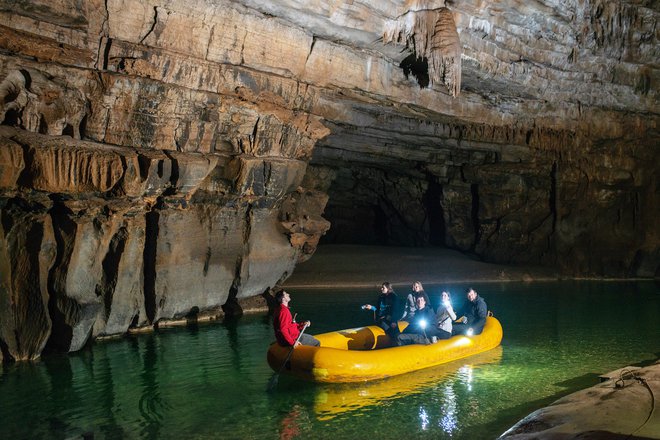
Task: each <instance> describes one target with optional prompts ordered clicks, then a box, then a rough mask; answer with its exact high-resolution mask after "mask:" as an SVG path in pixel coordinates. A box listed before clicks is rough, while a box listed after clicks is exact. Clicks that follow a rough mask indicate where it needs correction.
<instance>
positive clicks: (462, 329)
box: [451, 323, 470, 335]
mask: <svg viewBox="0 0 660 440" xmlns="http://www.w3.org/2000/svg"><path fill="white" fill-rule="evenodd" d="M469 328H470V327H468V326H467V324H463V323H460V324H454V325H453V328H452V329H451V334H452V335H464V334H466V333H467V331H468V329H469Z"/></svg>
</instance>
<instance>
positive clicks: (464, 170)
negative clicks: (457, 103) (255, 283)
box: [311, 117, 660, 278]
mask: <svg viewBox="0 0 660 440" xmlns="http://www.w3.org/2000/svg"><path fill="white" fill-rule="evenodd" d="M630 118H631V119H632V118H633V117H630ZM633 122H634V121H629V122H626V123H625V124H626V125H628V124H631V125H632V123H633ZM402 123H404V121H395V122H393V123H392V125H391V126H396V124H402ZM647 123H648V124H649V126H653V124H654V122H653V121H652V118H649V121H647ZM438 125H441V124H438ZM454 128H455V130H457V131H458V130H465V131H464V132H469V131H470V127H469V126H463V127H454ZM481 128H482V129H483V128H484V127H481ZM492 133H494V134H495V135H494V136H490V135H487V136H484V135H483V131H482V133H481V134H480V135H479V136H478V137H477V136H474V137H473V138H472V139H470V138H469V137H468V138H467V139H466V138H465V137H463V138H462V140H463V142H465V144H468V145H463V146H458V147H453V148H452V147H450V146H449V145H450V144H451V143H452V140H451V138H447V139H445V141H444V142H445V145H440V146H437V147H433V146H432V145H416V143H417V142H419V141H417V140H413V141H411V142H410V144H406V143H398V142H397V141H396V140H394V139H390V140H388V143H389V154H390V156H389V157H385V158H381V160H380V161H379V159H378V154H379V153H378V152H370V153H369V155H368V156H367V155H366V154H364V153H363V152H361V151H350V153H349V154H347V153H346V151H345V150H340V147H339V146H338V145H337V144H336V143H337V142H341V144H342V145H346V142H345V138H341V137H339V136H337V137H336V136H335V134H334V133H333V134H332V135H331V136H329V137H328V138H326V139H324V140H322V141H320V143H319V145H318V146H317V148H316V150H315V156H314V159H313V160H312V164H313V166H312V168H311V169H312V170H315V169H317V167H318V169H330V170H334V171H335V172H336V174H337V177H336V179H335V180H334V181H333V182H332V184H330V185H328V195H329V200H330V201H329V203H328V206H327V207H326V211H325V217H326V218H327V219H328V220H329V221H330V222H331V223H332V225H333V228H331V229H330V230H329V231H328V233H327V234H326V235H325V236H324V237H323V238H322V243H362V244H372V245H373V244H381V245H382V244H387V245H398V246H429V245H439V246H446V247H449V248H452V249H457V250H460V251H463V252H467V253H469V254H471V255H473V256H475V257H477V258H480V259H482V260H484V261H489V262H497V263H504V264H512V263H513V264H541V265H546V266H551V267H556V268H558V269H559V271H560V272H561V273H562V274H563V275H564V276H570V277H591V276H595V277H605V278H618V277H623V278H627V277H654V276H658V274H660V272H658V271H659V270H660V249H659V244H660V243H659V241H658V233H659V230H658V222H657V220H656V219H657V216H658V194H660V191H659V187H658V180H657V176H658V171H660V170H659V166H658V163H659V161H658V148H657V143H656V142H657V134H655V132H654V131H652V130H648V131H647V132H645V133H640V132H639V131H630V132H623V133H617V135H616V136H613V137H612V138H609V139H606V140H598V141H594V140H591V139H588V138H583V137H582V138H581V137H579V136H575V137H571V136H565V133H563V132H549V133H541V134H540V136H537V137H536V138H533V137H529V136H519V137H518V138H516V136H515V133H510V135H509V136H501V135H500V136H498V135H497V134H496V132H495V131H493V132H492ZM640 135H641V139H640ZM503 138H504V139H503ZM506 138H508V139H506ZM433 142H438V140H437V139H435V140H434V141H433ZM440 142H442V141H440ZM470 143H471V145H470ZM475 144H478V145H475ZM339 156H341V160H340V157H339ZM340 162H341V163H342V165H339V163H340ZM345 162H348V163H350V165H348V166H347V165H345ZM356 218H359V219H360V221H355V219H356Z"/></svg>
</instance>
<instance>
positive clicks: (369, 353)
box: [267, 316, 502, 383]
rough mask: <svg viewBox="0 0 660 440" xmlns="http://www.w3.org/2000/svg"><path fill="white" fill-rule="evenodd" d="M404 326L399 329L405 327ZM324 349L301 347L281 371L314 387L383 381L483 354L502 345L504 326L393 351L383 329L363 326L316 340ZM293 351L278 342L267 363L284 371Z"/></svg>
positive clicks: (492, 322) (491, 324) (489, 322)
mask: <svg viewBox="0 0 660 440" xmlns="http://www.w3.org/2000/svg"><path fill="white" fill-rule="evenodd" d="M406 325H407V324H406V323H405V322H402V323H400V328H401V329H403V328H405V326H406ZM315 337H316V339H318V340H319V341H321V346H320V347H309V346H299V347H297V348H296V349H294V350H293V353H292V355H291V358H290V359H289V361H288V362H287V365H286V366H285V367H284V369H283V370H282V373H284V374H289V375H292V376H295V377H298V378H301V379H304V380H308V381H312V382H329V383H342V382H363V381H369V380H377V379H383V378H386V377H391V376H396V375H399V374H404V373H409V372H411V371H416V370H421V369H423V368H429V367H433V366H435V365H440V364H444V363H447V362H451V361H454V360H457V359H462V358H466V357H468V356H472V355H475V354H478V353H483V352H485V351H488V350H492V349H493V348H495V347H497V346H499V345H500V342H501V341H502V326H501V325H500V322H499V321H498V320H497V319H496V318H494V317H492V316H489V317H488V318H487V319H486V325H485V326H484V330H483V332H482V333H481V334H479V335H475V336H454V337H452V338H451V339H446V340H440V341H438V342H437V343H435V344H429V345H420V344H413V345H404V346H402V347H389V345H390V339H389V337H388V336H387V335H386V334H385V332H384V331H383V330H382V329H381V328H380V327H378V326H368V327H358V328H353V329H347V330H339V331H334V332H329V333H323V334H320V335H315ZM289 350H290V347H282V346H281V345H279V344H277V343H273V344H271V345H270V347H269V349H268V354H267V359H268V364H269V365H270V367H271V368H272V369H273V370H274V371H279V369H280V367H281V366H282V364H283V362H284V360H285V359H286V357H287V354H288V353H289Z"/></svg>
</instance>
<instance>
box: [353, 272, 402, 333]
mask: <svg viewBox="0 0 660 440" xmlns="http://www.w3.org/2000/svg"><path fill="white" fill-rule="evenodd" d="M377 304H378V306H376V307H374V306H372V305H371V304H365V305H363V306H362V308H363V309H365V310H374V320H375V321H376V324H378V326H379V327H380V328H382V329H383V330H385V333H386V334H387V335H388V336H389V337H390V339H391V340H392V342H394V341H396V337H397V336H399V324H398V322H397V321H398V317H399V316H400V311H399V310H400V309H399V298H398V297H397V295H396V293H394V289H392V285H391V284H390V283H388V282H384V283H383V285H382V286H381V287H380V295H378V300H377Z"/></svg>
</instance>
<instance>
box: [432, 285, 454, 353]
mask: <svg viewBox="0 0 660 440" xmlns="http://www.w3.org/2000/svg"><path fill="white" fill-rule="evenodd" d="M455 319H456V313H455V312H454V309H453V308H452V306H451V297H450V296H449V292H447V291H446V290H443V291H442V296H441V298H440V305H439V306H438V311H437V313H436V318H435V329H436V334H435V336H436V337H437V339H449V338H451V331H452V321H454V320H455ZM433 342H435V341H433Z"/></svg>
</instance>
